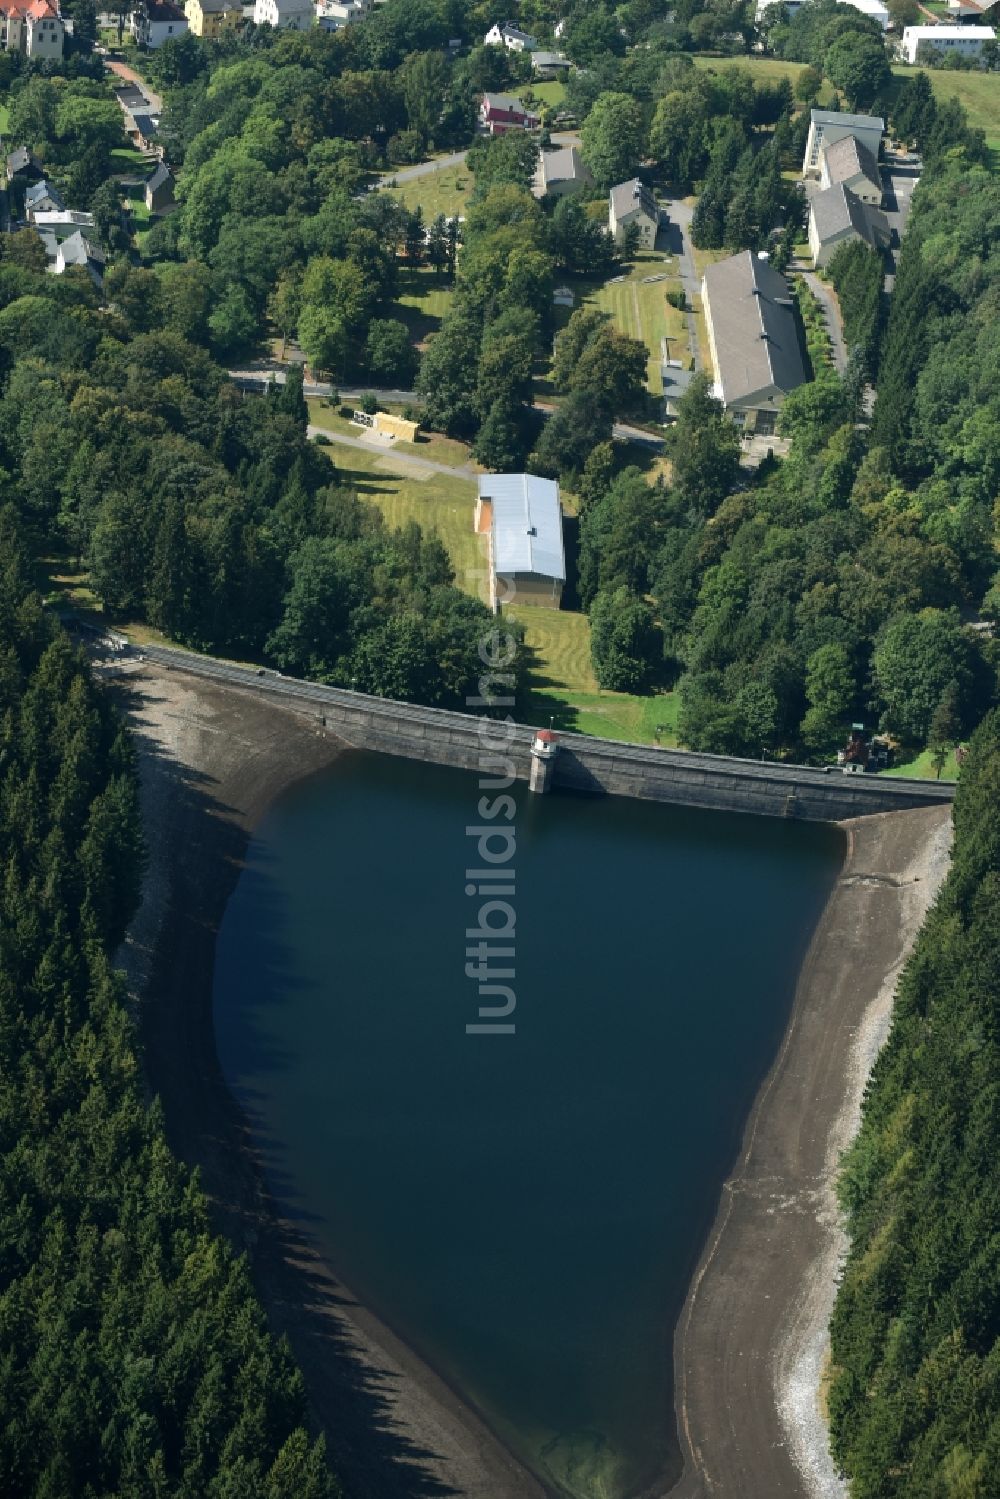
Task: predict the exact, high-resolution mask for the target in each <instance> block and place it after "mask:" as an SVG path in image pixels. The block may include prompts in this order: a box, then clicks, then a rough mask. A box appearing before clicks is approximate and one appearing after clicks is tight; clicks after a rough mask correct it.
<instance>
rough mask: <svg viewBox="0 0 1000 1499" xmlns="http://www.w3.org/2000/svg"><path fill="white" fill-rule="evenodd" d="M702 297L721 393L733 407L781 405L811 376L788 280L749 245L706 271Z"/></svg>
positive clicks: (723, 398)
mask: <svg viewBox="0 0 1000 1499" xmlns="http://www.w3.org/2000/svg"><path fill="white" fill-rule="evenodd" d="M702 300H703V302H704V304H705V318H706V322H707V323H708V334H709V343H710V345H711V350H712V363H713V365H714V367H715V383H716V394H717V395H718V396H719V398H720V399H721V400H722V401H723V402H724V404H725V405H726V406H727V407H728V406H733V405H735V406H737V407H742V408H744V409H752V408H756V407H767V406H773V407H775V408H777V407H778V406H780V404H781V401H782V400H783V399H784V397H785V396H786V395H787V394H788V392H789V391H792V390H795V389H796V387H797V386H799V385H803V384H804V383H805V379H806V372H805V366H804V365H803V362H802V352H801V349H800V347H799V334H798V328H797V326H796V322H795V313H794V308H793V302H792V298H791V294H790V292H789V289H788V283H787V282H786V280H785V278H784V276H781V275H779V274H778V272H777V271H776V270H775V269H774V267H773V266H772V265H770V264H769V263H768V261H766V260H762V259H761V258H760V256H759V255H755V254H754V253H753V252H752V251H751V250H744V251H742V253H741V254H739V255H731V256H730V257H729V259H728V260H720V261H719V262H718V264H717V265H710V266H709V267H708V269H707V270H706V271H705V278H704V281H703V283H702Z"/></svg>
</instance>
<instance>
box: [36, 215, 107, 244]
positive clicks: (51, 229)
mask: <svg viewBox="0 0 1000 1499" xmlns="http://www.w3.org/2000/svg"><path fill="white" fill-rule="evenodd" d="M32 222H33V224H34V226H35V228H36V229H37V230H38V232H39V234H41V235H42V236H43V238H45V237H48V236H51V237H52V239H54V240H55V242H56V244H57V245H58V244H61V243H62V241H63V240H64V239H69V238H70V236H71V235H74V234H77V233H86V232H87V231H88V230H89V231H90V232H91V233H93V229H94V215H93V214H92V213H83V212H82V211H80V210H78V209H76V208H52V209H48V210H47V211H45V212H42V213H36V214H35V216H34V219H33V220H32Z"/></svg>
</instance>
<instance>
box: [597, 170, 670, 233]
mask: <svg viewBox="0 0 1000 1499" xmlns="http://www.w3.org/2000/svg"><path fill="white" fill-rule="evenodd" d="M629 224H635V225H637V227H638V230H639V244H640V245H641V246H642V248H643V249H645V250H651V249H652V248H653V246H654V245H655V244H656V236H657V233H658V231H659V228H660V210H659V207H658V206H657V202H656V199H655V198H654V197H653V194H652V193H651V192H650V190H649V188H648V187H647V186H646V184H645V183H644V182H640V181H639V178H638V177H633V178H632V180H631V182H619V183H618V185H617V186H616V187H613V188H612V189H611V192H610V194H609V197H608V228H609V230H610V231H611V234H612V236H613V238H614V241H615V244H616V245H620V244H623V243H624V240H625V230H626V229H627V228H628V226H629Z"/></svg>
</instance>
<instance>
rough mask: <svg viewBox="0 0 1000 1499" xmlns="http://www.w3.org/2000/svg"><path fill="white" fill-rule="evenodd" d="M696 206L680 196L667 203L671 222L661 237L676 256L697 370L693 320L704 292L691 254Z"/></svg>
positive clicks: (696, 334)
mask: <svg viewBox="0 0 1000 1499" xmlns="http://www.w3.org/2000/svg"><path fill="white" fill-rule="evenodd" d="M693 212H694V210H693V209H691V208H689V207H688V205H687V204H686V203H682V202H681V200H680V199H679V198H672V199H671V200H670V202H669V203H668V204H667V213H668V214H669V215H670V222H669V223H668V225H667V227H666V228H665V229H663V230H661V233H660V239H661V240H662V241H665V246H666V250H667V252H668V254H670V255H675V256H676V257H677V274H678V276H679V277H680V283H681V286H682V288H683V290H684V308H685V311H684V319H685V321H686V323H687V330H688V343H689V344H690V346H691V356H692V358H693V359H694V367H695V369H696V370H700V369H701V350H700V349H699V348H698V326H697V324H696V323H695V320H694V300H695V297H698V296H700V295H701V284H700V282H699V280H698V276H697V272H696V271H695V268H694V256H693V255H692V254H691V216H692V214H693Z"/></svg>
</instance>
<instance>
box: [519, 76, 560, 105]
mask: <svg viewBox="0 0 1000 1499" xmlns="http://www.w3.org/2000/svg"><path fill="white" fill-rule="evenodd" d="M529 93H530V94H533V95H534V97H535V102H536V104H547V105H548V106H549V107H550V108H552V109H558V107H559V105H560V104H562V103H564V102H565V99H566V85H565V84H564V83H563V82H562V80H561V79H559V78H552V79H550V80H549V82H548V83H526V84H525V85H524V87H523V88H519V89H517V90H516V91H515V95H514V97H515V98H517V99H523V97H524V95H525V94H529Z"/></svg>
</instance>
